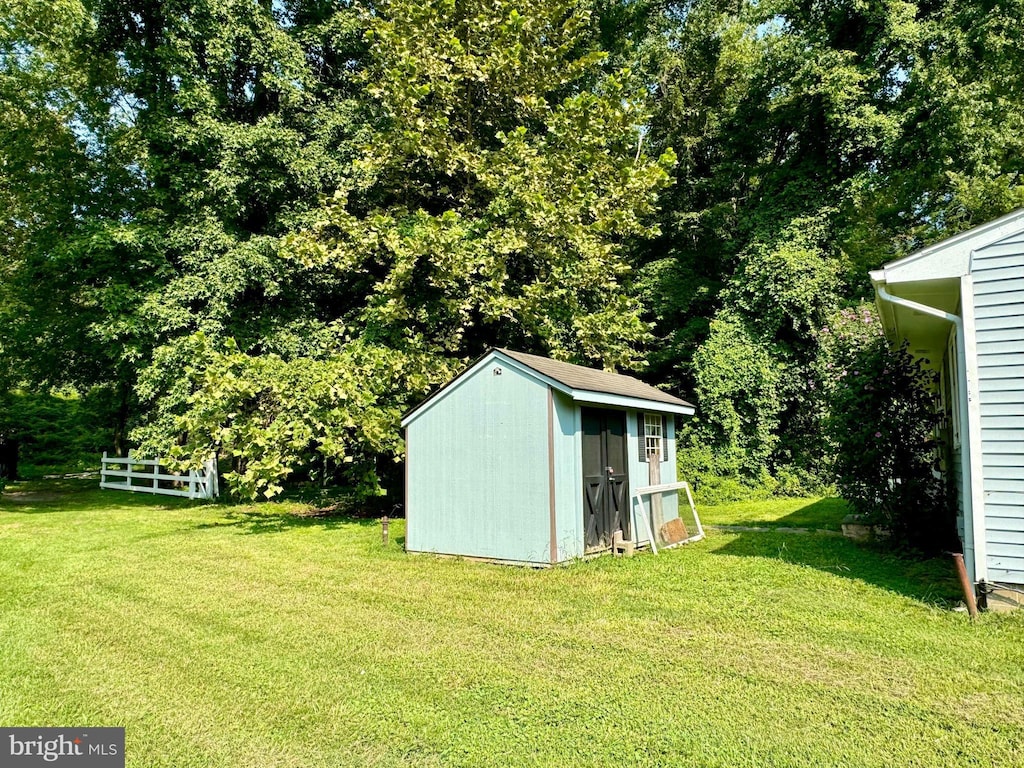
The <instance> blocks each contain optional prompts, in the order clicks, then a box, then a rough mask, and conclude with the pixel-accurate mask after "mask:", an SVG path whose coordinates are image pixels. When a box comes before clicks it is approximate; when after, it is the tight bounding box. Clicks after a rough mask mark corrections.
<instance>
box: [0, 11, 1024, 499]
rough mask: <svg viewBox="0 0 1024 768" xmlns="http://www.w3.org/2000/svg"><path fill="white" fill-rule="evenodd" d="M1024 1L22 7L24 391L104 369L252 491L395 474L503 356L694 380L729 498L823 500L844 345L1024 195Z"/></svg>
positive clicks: (11, 323) (131, 418) (7, 197)
mask: <svg viewBox="0 0 1024 768" xmlns="http://www.w3.org/2000/svg"><path fill="white" fill-rule="evenodd" d="M1022 18H1024V2H1022V0H1009V1H1008V2H1001V3H996V4H993V3H991V2H982V0H971V1H970V2H961V1H960V0H957V1H956V2H953V0H937V1H936V2H922V3H917V4H910V3H905V2H889V1H888V0H887V1H886V2H878V3H863V2H856V3H839V4H837V3H834V2H824V0H815V1H814V2H797V1H796V0H768V1H765V0H760V1H759V2H754V1H753V0H740V1H739V2H736V1H734V0H729V2H725V1H724V0H696V1H695V2H685V3H682V2H680V3H677V2H667V3H654V2H647V1H646V0H645V1H643V2H628V3H627V2H604V1H603V0H602V1H601V2H591V0H540V1H539V2H535V3H532V4H530V5H529V6H528V7H527V6H523V5H522V4H517V3H515V2H512V0H498V1H497V2H480V1H479V0H466V1H465V2H458V3H455V2H452V1H451V0H382V1H380V2H378V1H377V0H358V1H357V2H352V3H340V4H338V3H321V2H312V1H311V0H285V1H284V2H280V3H269V2H263V0H243V1H241V2H238V1H236V0H197V1H195V2H187V3H185V4H184V5H181V4H178V5H168V4H159V3H158V4H154V3H152V2H150V1H149V0H55V2H52V3H45V4H43V3H39V2H36V0H12V1H11V2H8V3H6V4H5V5H4V7H3V10H2V11H0V167H2V168H3V173H4V175H3V178H2V179H0V211H2V212H3V213H2V220H0V390H2V391H8V390H19V391H24V392H32V393H38V394H40V395H42V394H44V393H49V392H51V391H54V389H55V388H56V389H57V391H65V390H66V389H67V388H71V389H73V390H74V391H77V392H79V393H83V396H85V393H89V392H91V391H93V389H94V388H96V387H100V388H102V389H103V390H104V391H105V392H107V393H109V397H110V405H111V407H110V409H109V413H108V420H107V421H106V422H105V423H104V427H103V428H104V430H106V431H107V434H109V435H111V440H112V443H113V445H112V446H111V447H117V448H119V449H124V448H127V447H128V445H129V443H135V442H140V443H141V446H142V447H143V448H145V449H146V450H147V451H149V452H151V453H163V454H167V453H170V452H171V451H174V452H175V453H176V454H177V455H178V456H179V458H180V459H181V460H182V461H185V462H193V463H195V462H197V461H198V460H199V459H200V458H205V454H207V453H209V452H210V451H211V450H212V451H215V452H219V453H220V454H221V455H222V457H223V458H225V459H230V461H231V464H232V472H231V475H230V479H231V481H232V483H233V484H234V487H235V489H236V491H238V492H239V493H242V494H244V495H247V496H252V495H258V494H264V495H273V494H274V493H276V492H278V490H279V489H280V488H282V487H283V485H284V484H285V483H286V482H287V480H288V479H289V478H294V477H296V476H307V475H308V474H309V473H310V472H317V473H320V476H321V477H329V478H330V479H331V480H332V481H337V482H345V483H350V484H353V485H356V486H358V487H360V488H362V489H364V490H365V491H366V492H367V493H373V492H377V491H379V489H380V486H382V485H384V486H387V485H394V481H393V478H392V477H391V476H389V473H391V474H392V475H394V476H397V473H392V472H391V470H392V469H393V468H394V467H395V460H396V459H400V458H401V453H402V446H401V443H400V441H399V440H398V439H397V437H396V435H397V429H396V419H397V414H399V413H401V412H402V411H403V410H405V409H407V408H408V407H410V406H412V405H414V404H415V403H416V402H417V401H418V400H420V399H421V398H422V397H424V396H425V394H426V393H427V392H428V391H429V390H430V389H431V388H433V387H436V386H438V385H439V384H440V383H441V382H443V381H445V380H446V379H447V378H448V377H449V376H450V375H451V374H452V373H453V372H454V371H455V370H457V369H459V368H460V367H461V366H463V365H464V364H465V363H466V362H468V361H470V360H471V359H473V358H474V357H475V356H477V355H478V354H480V353H481V352H482V351H483V350H484V349H485V348H487V347H488V346H490V345H503V346H510V347H514V348H518V349H522V350H525V351H531V352H539V353H546V354H551V355H554V356H556V357H559V358H563V359H567V360H571V361H574V362H579V363H584V364H588V365H597V366H605V367H609V368H616V369H619V370H635V371H640V372H642V375H644V376H645V377H647V378H648V379H649V380H650V381H652V382H654V383H656V384H661V385H665V386H668V387H671V388H675V389H678V390H680V391H681V392H682V393H683V394H687V395H692V396H693V397H694V399H695V400H696V401H697V403H698V404H699V406H700V409H701V410H700V414H699V418H698V419H696V420H694V421H693V422H691V423H689V424H687V425H686V427H685V430H684V432H685V434H684V435H683V443H684V444H685V446H687V452H686V454H685V455H686V456H687V458H688V460H692V462H693V465H694V466H698V467H699V468H700V472H701V473H702V475H703V476H705V477H706V480H707V481H706V482H704V483H703V486H704V487H705V489H710V488H711V487H718V488H719V489H720V490H721V496H723V497H725V496H735V495H741V494H743V493H747V494H749V493H751V492H752V490H751V489H753V488H758V489H767V490H768V491H769V492H779V493H797V492H805V491H807V490H809V489H819V488H820V487H821V486H822V485H827V484H828V483H829V482H830V473H831V471H832V464H831V461H832V459H833V452H832V448H833V446H832V444H831V443H829V442H828V441H827V440H826V439H825V437H824V434H825V431H824V428H823V425H824V424H825V420H826V419H827V417H828V411H829V408H830V404H829V402H828V401H827V400H824V399H822V398H821V397H820V392H821V391H822V390H823V388H825V387H826V385H827V383H828V382H827V380H826V379H825V378H823V377H825V376H827V374H826V373H825V369H824V367H823V365H822V362H823V357H822V355H823V350H822V339H821V334H822V331H821V329H822V328H823V327H825V326H827V325H828V324H829V322H830V318H831V317H832V316H833V315H834V314H835V313H836V312H837V311H839V310H841V309H842V308H843V307H846V306H854V305H856V304H858V303H859V302H860V301H861V300H862V299H863V298H864V297H865V296H866V295H867V293H868V292H869V290H870V288H869V285H868V282H867V277H866V272H867V269H868V267H873V266H877V265H878V264H879V263H881V262H883V261H885V260H887V259H890V258H894V257H897V256H899V255H902V254H905V253H907V252H908V251H909V250H911V249H913V248H916V247H919V246H922V245H925V244H927V243H930V242H933V241H935V240H936V239H938V238H941V237H944V236H947V235H950V234H953V233H955V232H958V231H960V230H962V229H964V228H966V227H968V226H970V225H972V224H977V223H980V222H982V221H984V220H987V219H989V218H992V217H994V216H996V215H999V214H1002V213H1005V212H1006V211H1008V210H1010V209H1012V208H1014V207H1017V206H1019V205H1021V204H1024V185H1022V183H1021V179H1022V178H1024V177H1022V175H1021V172H1022V171H1024V160H1022V158H1024V96H1022V94H1024V82H1022V78H1024V74H1022V71H1021V68H1020V66H1019V61H1018V59H1019V51H1020V50H1021V48H1022V47H1024V28H1022V22H1021V19H1022ZM336 378H340V381H339V384H338V386H337V387H334V386H332V384H331V380H332V379H336ZM300 386H301V387H304V388H305V390H306V391H305V392H302V393H300V392H299V391H298V387H300ZM132 429H134V430H135V431H134V432H133V435H132V439H131V440H129V439H127V435H128V432H129V431H130V430H132Z"/></svg>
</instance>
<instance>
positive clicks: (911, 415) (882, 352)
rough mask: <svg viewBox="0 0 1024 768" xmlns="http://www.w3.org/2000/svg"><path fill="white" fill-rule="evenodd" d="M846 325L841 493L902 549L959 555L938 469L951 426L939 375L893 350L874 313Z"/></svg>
mask: <svg viewBox="0 0 1024 768" xmlns="http://www.w3.org/2000/svg"><path fill="white" fill-rule="evenodd" d="M844 319H845V322H844V323H842V324H841V325H839V327H837V328H835V329H834V331H833V335H834V344H833V353H834V354H833V357H832V360H834V365H833V367H832V375H833V382H834V383H833V385H832V387H831V390H832V392H831V395H832V397H831V399H832V407H831V409H830V414H829V419H828V431H829V435H830V437H831V438H832V439H833V440H834V441H835V445H836V456H837V458H836V476H837V485H838V488H839V492H840V493H841V495H842V496H843V498H845V499H846V500H847V501H848V502H849V504H850V506H851V507H852V509H853V510H854V511H855V512H857V513H860V514H862V515H864V516H865V518H866V521H867V522H869V523H872V524H875V525H879V526H882V527H883V528H886V529H888V530H889V531H890V532H891V535H892V537H893V539H894V541H895V542H896V543H898V544H900V545H903V546H909V547H911V548H915V549H919V550H922V551H925V552H928V553H932V554H937V553H938V552H941V551H942V550H943V549H945V550H954V551H955V550H958V549H959V545H958V544H957V540H956V519H955V518H956V512H955V506H954V503H953V499H952V498H951V491H950V489H949V488H948V487H947V482H946V480H945V479H944V478H943V477H942V476H941V475H940V474H939V473H938V471H937V470H938V469H939V462H940V458H941V451H940V450H939V448H940V446H939V441H941V440H942V435H943V433H942V426H943V423H944V418H943V416H942V413H941V410H940V408H939V403H938V393H937V383H938V374H937V373H935V372H934V371H933V370H930V369H928V368H926V367H925V361H922V360H920V359H916V358H914V357H913V356H912V355H911V354H910V352H909V351H908V350H907V348H906V346H905V345H904V346H902V347H898V348H895V349H894V348H892V347H891V346H890V345H889V344H888V343H887V342H886V340H885V339H884V338H883V337H882V336H881V334H880V333H878V331H877V325H878V323H877V321H874V320H873V319H872V315H871V314H869V313H867V312H863V313H857V312H851V313H849V314H848V316H847V317H846V318H844ZM858 324H859V325H860V326H861V329H862V330H861V332H860V333H858V332H857V326H858Z"/></svg>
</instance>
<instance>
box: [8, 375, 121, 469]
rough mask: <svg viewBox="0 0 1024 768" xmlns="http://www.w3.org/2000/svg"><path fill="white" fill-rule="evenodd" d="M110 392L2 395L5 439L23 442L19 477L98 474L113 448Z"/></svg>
mask: <svg viewBox="0 0 1024 768" xmlns="http://www.w3.org/2000/svg"><path fill="white" fill-rule="evenodd" d="M110 399H111V397H110V393H109V392H108V391H107V390H106V389H105V388H96V389H94V390H91V391H90V392H87V393H85V394H84V395H79V394H78V393H76V392H73V391H47V392H26V391H20V390H16V391H12V392H6V393H2V394H0V436H3V437H6V438H8V439H11V440H15V441H17V443H18V474H19V476H25V477H31V476H33V475H37V474H43V473H46V472H77V471H82V470H86V469H96V468H98V466H99V456H100V454H101V453H102V452H103V451H104V450H109V449H110V448H111V447H112V444H113V430H112V428H111V424H112V420H111V416H110V403H109V401H110Z"/></svg>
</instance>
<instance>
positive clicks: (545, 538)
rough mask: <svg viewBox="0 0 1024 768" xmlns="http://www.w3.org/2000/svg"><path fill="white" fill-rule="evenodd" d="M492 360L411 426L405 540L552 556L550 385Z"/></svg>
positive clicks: (508, 556)
mask: <svg viewBox="0 0 1024 768" xmlns="http://www.w3.org/2000/svg"><path fill="white" fill-rule="evenodd" d="M493 368H494V366H490V365H486V366H483V367H482V368H481V369H479V370H478V371H477V372H475V373H473V374H471V375H469V376H467V377H466V378H464V379H463V380H462V381H459V382H456V383H455V384H454V385H453V386H452V387H451V388H450V390H449V391H448V392H446V393H443V395H442V396H441V397H439V398H438V399H437V400H436V401H435V402H433V403H431V404H430V405H429V407H428V408H426V409H424V412H423V413H422V414H420V415H419V416H418V417H417V418H416V419H415V420H414V421H413V422H412V423H410V424H409V426H408V428H407V430H408V431H407V434H408V462H409V463H408V485H407V494H408V499H407V508H406V518H407V522H408V528H407V532H406V547H407V549H409V550H410V551H413V552H436V553H442V554H451V555H467V556H473V557H484V558H493V559H497V560H512V561H518V562H530V563H548V562H549V561H550V531H551V527H550V495H549V477H548V388H547V386H545V385H544V384H542V383H540V382H538V381H537V380H535V379H533V378H531V377H529V376H527V375H526V374H523V373H521V372H519V371H517V370H516V369H515V368H513V367H511V366H504V367H503V370H502V373H501V375H497V376H496V375H494V371H493ZM556 437H557V432H556Z"/></svg>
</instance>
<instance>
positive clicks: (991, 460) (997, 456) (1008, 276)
mask: <svg viewBox="0 0 1024 768" xmlns="http://www.w3.org/2000/svg"><path fill="white" fill-rule="evenodd" d="M971 275H972V282H973V292H974V296H973V298H974V315H975V326H976V343H977V370H978V398H979V413H980V420H981V449H982V450H981V452H982V486H983V489H984V499H985V511H984V514H985V538H986V566H987V569H988V577H989V579H990V580H993V581H1006V582H1012V583H1015V584H1024V232H1018V233H1017V234H1015V235H1011V236H1010V237H1007V238H1004V239H1002V240H999V241H998V242H995V243H993V244H992V245H989V246H987V247H985V248H981V249H979V250H977V251H975V252H974V254H973V258H972V262H971Z"/></svg>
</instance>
